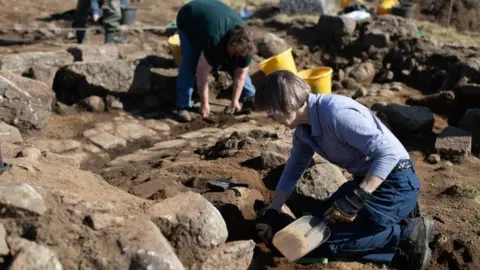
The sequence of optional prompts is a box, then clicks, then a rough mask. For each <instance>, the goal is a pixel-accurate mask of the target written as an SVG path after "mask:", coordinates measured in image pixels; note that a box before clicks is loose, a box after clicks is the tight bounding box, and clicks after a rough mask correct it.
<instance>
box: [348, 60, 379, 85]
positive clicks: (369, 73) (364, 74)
mask: <svg viewBox="0 0 480 270" xmlns="http://www.w3.org/2000/svg"><path fill="white" fill-rule="evenodd" d="M375 73H376V70H375V66H374V65H373V63H371V62H364V63H360V64H357V65H355V66H353V67H352V68H351V69H350V70H349V71H348V72H347V76H348V77H350V78H352V79H354V80H355V81H356V82H359V83H367V84H369V83H371V82H372V81H373V78H375Z"/></svg>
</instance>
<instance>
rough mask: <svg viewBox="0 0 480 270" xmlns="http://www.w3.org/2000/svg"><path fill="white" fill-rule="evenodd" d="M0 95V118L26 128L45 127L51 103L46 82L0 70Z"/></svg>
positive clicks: (51, 99)
mask: <svg viewBox="0 0 480 270" xmlns="http://www.w3.org/2000/svg"><path fill="white" fill-rule="evenodd" d="M0 96H2V97H3V98H2V100H1V103H0V120H2V121H5V122H7V123H8V124H12V125H15V126H17V127H20V128H26V129H27V128H36V129H42V128H43V127H45V125H46V122H47V120H48V117H49V116H50V114H51V112H52V104H53V92H52V91H51V90H50V89H49V87H48V86H47V85H46V84H44V83H42V82H39V81H35V80H32V79H28V78H24V77H22V76H20V75H15V74H13V73H11V72H8V71H0Z"/></svg>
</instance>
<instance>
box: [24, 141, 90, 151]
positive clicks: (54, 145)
mask: <svg viewBox="0 0 480 270" xmlns="http://www.w3.org/2000/svg"><path fill="white" fill-rule="evenodd" d="M34 144H35V147H37V148H39V149H42V150H48V151H50V152H52V153H57V154H61V153H64V152H67V151H72V150H76V149H78V148H80V147H81V146H82V144H81V143H80V142H78V141H75V140H70V139H66V140H38V141H35V142H34Z"/></svg>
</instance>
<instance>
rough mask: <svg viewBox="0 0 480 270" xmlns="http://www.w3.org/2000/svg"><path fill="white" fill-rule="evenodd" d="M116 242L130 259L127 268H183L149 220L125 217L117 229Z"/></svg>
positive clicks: (174, 269)
mask: <svg viewBox="0 0 480 270" xmlns="http://www.w3.org/2000/svg"><path fill="white" fill-rule="evenodd" d="M118 244H119V247H120V248H121V250H122V251H123V253H124V254H125V256H127V257H129V258H130V260H131V263H130V268H129V269H162V270H163V269H165V270H184V269H185V268H184V266H183V265H182V263H181V262H180V260H179V259H178V257H177V255H175V252H174V250H173V248H172V246H171V245H170V243H169V242H168V240H167V239H165V237H164V236H163V235H162V233H161V232H160V230H159V229H158V228H157V227H156V226H155V224H153V223H152V222H151V221H149V220H145V219H142V218H138V217H137V218H130V219H127V220H126V221H125V222H124V223H123V224H122V227H121V228H120V229H119V231H118Z"/></svg>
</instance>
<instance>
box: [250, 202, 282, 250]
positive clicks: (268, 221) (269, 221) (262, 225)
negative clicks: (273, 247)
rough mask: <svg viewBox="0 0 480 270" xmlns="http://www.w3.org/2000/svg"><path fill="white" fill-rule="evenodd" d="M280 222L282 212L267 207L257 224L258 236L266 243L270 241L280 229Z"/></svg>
mask: <svg viewBox="0 0 480 270" xmlns="http://www.w3.org/2000/svg"><path fill="white" fill-rule="evenodd" d="M279 222H280V213H279V212H278V211H277V210H275V209H267V211H265V213H264V214H263V216H262V217H261V218H260V219H259V220H258V222H257V224H256V225H255V229H256V230H257V236H258V238H260V240H261V241H262V242H264V243H266V244H268V243H270V242H271V241H272V238H273V236H274V235H275V233H277V231H278V226H279V225H280V224H279Z"/></svg>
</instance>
